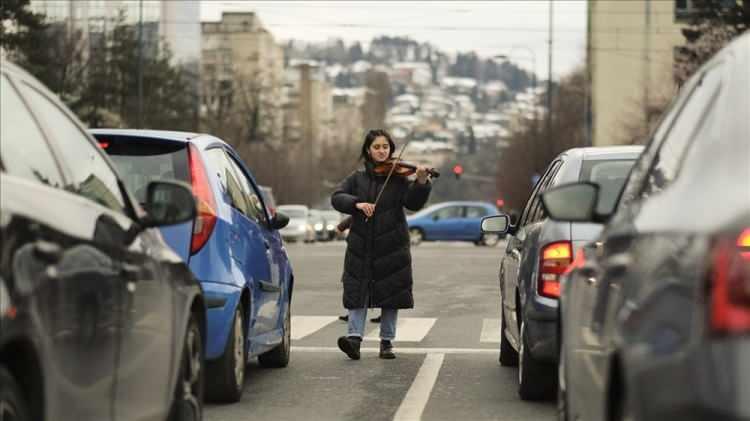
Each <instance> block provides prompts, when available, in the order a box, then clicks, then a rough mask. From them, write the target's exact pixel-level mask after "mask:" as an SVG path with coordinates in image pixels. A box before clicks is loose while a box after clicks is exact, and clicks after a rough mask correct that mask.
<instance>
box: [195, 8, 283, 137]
mask: <svg viewBox="0 0 750 421" xmlns="http://www.w3.org/2000/svg"><path fill="white" fill-rule="evenodd" d="M201 27H202V59H201V69H202V72H201V73H202V78H203V94H204V112H206V111H208V112H211V111H215V110H216V109H217V108H218V107H230V108H232V109H233V110H234V111H239V112H242V111H241V110H242V108H243V107H245V109H253V108H255V107H256V106H258V105H259V107H258V110H259V115H258V116H257V121H258V122H259V124H260V130H259V131H258V133H259V136H261V137H262V139H256V140H263V141H271V142H279V141H280V140H281V136H282V128H283V112H282V100H281V98H282V86H283V75H284V52H283V49H282V48H281V47H280V46H279V45H277V43H276V40H275V39H274V37H273V35H272V34H271V33H270V32H269V31H268V30H267V29H266V28H265V27H264V26H263V24H262V22H261V20H260V18H259V17H258V15H256V14H255V13H253V12H224V13H222V16H221V20H220V21H218V22H203V23H202V24H201ZM248 107H249V108H248Z"/></svg>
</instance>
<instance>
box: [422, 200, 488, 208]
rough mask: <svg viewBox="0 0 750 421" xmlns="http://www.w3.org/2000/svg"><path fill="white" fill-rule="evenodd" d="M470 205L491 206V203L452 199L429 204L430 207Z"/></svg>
mask: <svg viewBox="0 0 750 421" xmlns="http://www.w3.org/2000/svg"><path fill="white" fill-rule="evenodd" d="M470 205H474V206H490V207H492V206H493V205H492V203H488V202H481V201H477V200H453V201H450V202H440V203H435V204H433V205H430V207H438V206H470Z"/></svg>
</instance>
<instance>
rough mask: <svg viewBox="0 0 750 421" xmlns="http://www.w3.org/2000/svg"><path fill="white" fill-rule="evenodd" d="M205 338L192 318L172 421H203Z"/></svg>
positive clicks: (184, 346) (183, 350) (186, 334)
mask: <svg viewBox="0 0 750 421" xmlns="http://www.w3.org/2000/svg"><path fill="white" fill-rule="evenodd" d="M203 358H204V357H203V336H202V335H201V330H200V328H199V327H198V321H197V320H196V319H195V316H191V317H190V322H189V323H188V329H187V332H186V333H185V344H184V345H183V348H182V363H181V364H180V377H179V378H178V379H177V385H176V389H175V401H174V406H173V408H172V413H173V416H172V417H171V418H170V420H171V421H200V420H202V419H203V390H204V389H203V377H204V376H203V368H204V367H203Z"/></svg>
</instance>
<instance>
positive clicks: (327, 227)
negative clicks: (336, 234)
mask: <svg viewBox="0 0 750 421" xmlns="http://www.w3.org/2000/svg"><path fill="white" fill-rule="evenodd" d="M334 228H336V227H334V226H333V225H328V226H326V229H327V230H328V231H333V229H334Z"/></svg>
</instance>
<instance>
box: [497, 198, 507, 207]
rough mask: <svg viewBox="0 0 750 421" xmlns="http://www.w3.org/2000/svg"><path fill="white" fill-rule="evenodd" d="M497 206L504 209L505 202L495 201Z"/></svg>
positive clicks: (501, 200)
mask: <svg viewBox="0 0 750 421" xmlns="http://www.w3.org/2000/svg"><path fill="white" fill-rule="evenodd" d="M495 204H496V205H497V207H498V208H502V207H503V206H505V200H503V199H497V200H495Z"/></svg>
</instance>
